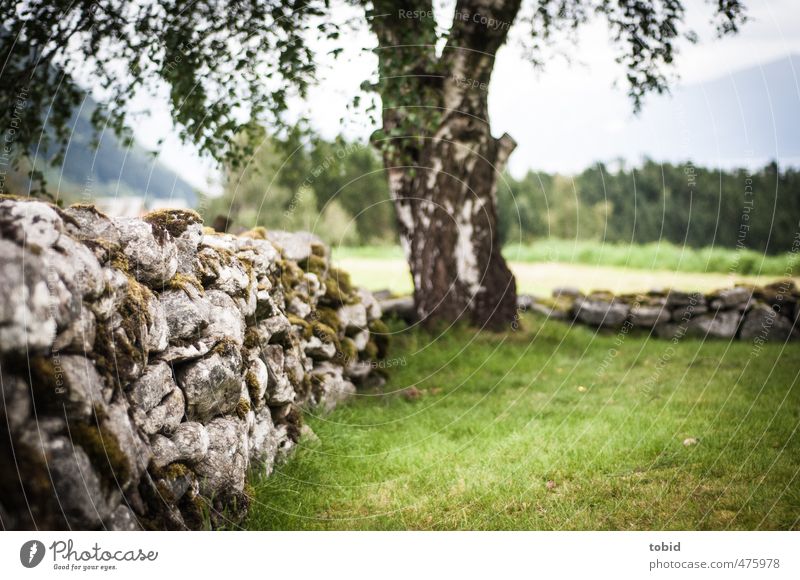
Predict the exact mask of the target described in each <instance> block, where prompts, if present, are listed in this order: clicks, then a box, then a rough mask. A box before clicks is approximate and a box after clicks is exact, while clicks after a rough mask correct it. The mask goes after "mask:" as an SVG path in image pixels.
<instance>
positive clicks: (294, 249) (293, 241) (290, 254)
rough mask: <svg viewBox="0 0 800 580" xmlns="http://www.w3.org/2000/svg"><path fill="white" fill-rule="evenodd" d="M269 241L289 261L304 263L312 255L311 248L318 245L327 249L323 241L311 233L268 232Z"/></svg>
mask: <svg viewBox="0 0 800 580" xmlns="http://www.w3.org/2000/svg"><path fill="white" fill-rule="evenodd" d="M267 240H269V241H270V242H271V243H272V244H273V245H274V246H275V247H276V248H278V249H280V251H281V254H283V257H284V258H286V259H287V260H292V261H294V262H302V261H303V260H307V259H308V257H309V256H310V255H311V253H312V252H311V246H312V245H314V244H316V245H319V246H321V247H325V245H324V244H323V242H322V240H321V239H320V238H319V237H318V236H316V235H314V234H312V233H310V232H283V231H272V230H271V231H269V232H267Z"/></svg>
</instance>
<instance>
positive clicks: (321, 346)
mask: <svg viewBox="0 0 800 580" xmlns="http://www.w3.org/2000/svg"><path fill="white" fill-rule="evenodd" d="M304 350H305V353H306V354H307V355H308V356H310V357H311V358H313V359H316V360H330V359H332V358H333V357H334V355H335V354H336V345H334V344H333V343H332V342H324V341H322V340H321V339H320V338H319V337H317V336H312V337H311V338H309V339H308V340H307V341H306V343H305V347H304Z"/></svg>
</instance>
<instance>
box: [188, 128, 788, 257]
mask: <svg viewBox="0 0 800 580" xmlns="http://www.w3.org/2000/svg"><path fill="white" fill-rule="evenodd" d="M497 197H498V213H499V221H500V226H499V227H500V234H501V239H502V241H503V243H504V244H516V243H520V244H528V243H531V242H534V241H537V240H541V239H544V238H547V239H565V240H574V241H577V242H579V243H580V242H592V241H603V242H605V243H610V244H624V245H630V244H635V245H639V244H651V243H653V242H669V243H670V244H673V245H675V246H679V247H684V246H688V247H691V248H703V247H708V246H712V245H713V246H715V247H721V248H729V249H737V250H745V249H747V250H753V251H755V252H758V253H761V254H777V253H782V252H787V251H790V249H791V248H792V243H793V240H794V238H795V236H796V235H797V234H798V226H799V224H800V171H798V170H797V169H795V168H779V167H778V166H777V164H776V163H774V162H773V163H770V164H768V165H767V166H765V167H763V168H761V169H759V170H758V171H748V170H746V169H739V170H734V171H721V170H717V169H709V168H703V167H695V166H694V165H693V164H691V163H690V162H687V163H685V164H681V165H677V164H670V163H657V162H655V161H652V160H644V161H643V162H642V163H641V164H640V165H639V166H638V167H631V166H626V165H625V164H623V163H621V162H618V163H614V164H613V167H612V165H611V164H603V163H598V164H596V165H594V166H592V167H590V168H587V169H586V170H584V171H583V172H581V173H580V174H577V175H574V176H568V175H560V174H549V173H544V172H529V173H528V174H527V175H526V176H524V177H523V178H522V179H514V178H513V177H511V176H510V175H508V174H506V175H504V177H503V179H502V180H501V182H500V185H499V187H498V195H497ZM201 209H202V210H203V213H204V214H205V217H206V219H207V222H209V223H210V222H211V221H212V220H213V219H214V218H215V217H216V216H219V215H223V216H225V217H227V218H229V219H230V222H231V223H232V224H233V227H240V228H251V227H254V226H264V227H267V228H274V229H290V230H291V229H307V230H311V231H314V232H316V233H317V234H319V235H320V236H321V237H322V238H324V239H325V240H326V241H327V242H329V243H331V244H334V245H344V246H356V245H387V244H395V243H397V232H396V227H395V220H394V209H393V207H392V204H391V203H390V201H389V192H388V187H387V184H386V179H385V176H384V170H383V166H382V164H381V160H380V159H379V158H378V155H377V153H376V152H375V151H374V150H373V149H372V148H370V147H368V146H367V145H365V144H363V143H355V142H350V141H347V140H345V139H343V138H338V139H335V140H332V141H329V140H325V139H322V138H320V137H312V138H311V139H310V140H309V139H305V138H301V136H300V135H299V134H297V135H293V136H291V137H289V138H287V139H286V140H284V141H280V142H278V141H274V140H272V141H269V140H267V141H265V142H264V143H263V144H262V146H261V147H260V148H259V150H258V151H257V152H256V154H255V155H254V157H253V159H252V161H251V163H250V164H249V165H248V166H247V167H246V168H245V169H244V170H240V171H236V172H228V174H227V176H226V178H225V186H224V194H223V195H222V196H221V197H218V198H205V199H204V200H203V201H202V202H201Z"/></svg>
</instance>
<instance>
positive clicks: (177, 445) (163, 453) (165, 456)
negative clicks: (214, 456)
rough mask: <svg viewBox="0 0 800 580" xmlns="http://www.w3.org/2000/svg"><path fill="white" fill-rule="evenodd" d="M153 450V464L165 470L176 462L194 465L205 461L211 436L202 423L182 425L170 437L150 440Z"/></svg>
mask: <svg viewBox="0 0 800 580" xmlns="http://www.w3.org/2000/svg"><path fill="white" fill-rule="evenodd" d="M150 445H151V447H152V449H153V461H152V464H153V466H154V467H156V468H163V467H166V466H167V465H169V464H170V463H173V462H175V461H180V462H184V463H189V464H194V463H197V462H199V461H203V459H205V457H206V455H207V454H208V450H209V447H210V445H211V434H210V433H209V431H208V430H207V429H206V428H205V427H204V426H203V425H202V424H200V423H196V422H193V421H189V422H186V423H181V424H180V425H179V426H178V428H177V429H175V432H174V433H173V434H172V436H170V437H166V436H164V435H154V436H153V437H152V438H151V439H150Z"/></svg>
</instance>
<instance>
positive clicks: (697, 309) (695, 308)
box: [672, 300, 708, 322]
mask: <svg viewBox="0 0 800 580" xmlns="http://www.w3.org/2000/svg"><path fill="white" fill-rule="evenodd" d="M706 312H708V306H706V304H705V300H703V302H702V303H700V304H687V305H684V306H678V307H676V308H675V310H673V311H672V321H673V322H688V321H689V320H691V319H692V318H694V317H695V316H699V315H701V314H705V313H706Z"/></svg>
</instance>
